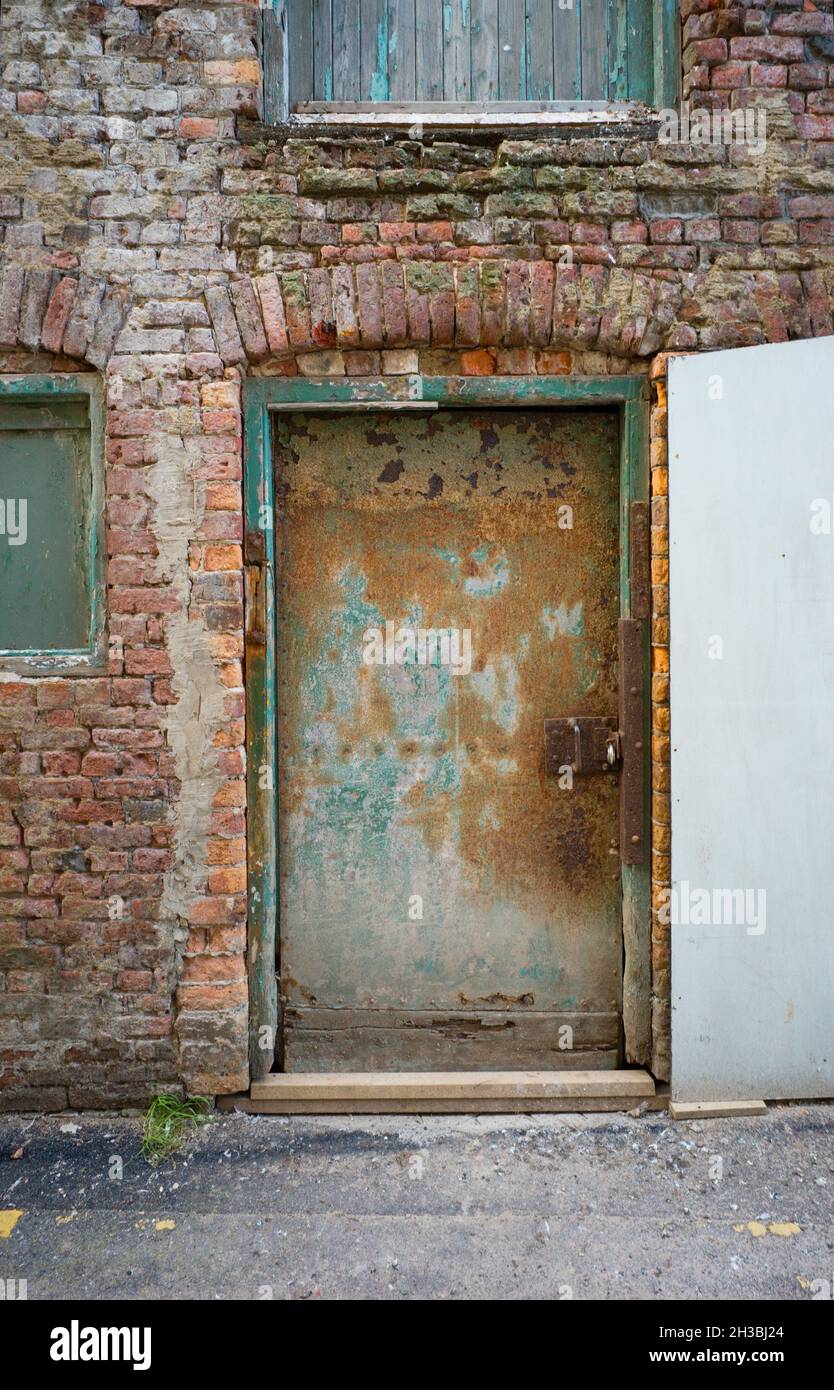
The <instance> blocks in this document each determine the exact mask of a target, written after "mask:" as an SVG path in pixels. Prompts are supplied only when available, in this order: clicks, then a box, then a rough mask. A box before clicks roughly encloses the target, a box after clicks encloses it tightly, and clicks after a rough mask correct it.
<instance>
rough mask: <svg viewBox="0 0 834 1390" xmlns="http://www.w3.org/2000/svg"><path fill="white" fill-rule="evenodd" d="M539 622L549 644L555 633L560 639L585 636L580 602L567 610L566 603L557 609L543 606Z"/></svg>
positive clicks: (583, 616) (583, 617)
mask: <svg viewBox="0 0 834 1390" xmlns="http://www.w3.org/2000/svg"><path fill="white" fill-rule="evenodd" d="M541 621H542V627H543V628H544V630H545V632H546V633H547V637H548V641H550V642H552V641H553V638H554V637H555V636H556V634H557V633H558V634H559V636H560V637H584V636H585V615H584V613H583V612H582V604H581V602H580V603H575V604H574V605H573V607H572V608H568V606H567V604H566V603H560V604H559V606H558V608H551V607H549V606H545V607H544V608H543V609H542V618H541Z"/></svg>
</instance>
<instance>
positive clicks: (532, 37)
mask: <svg viewBox="0 0 834 1390" xmlns="http://www.w3.org/2000/svg"><path fill="white" fill-rule="evenodd" d="M263 14H264V30H263V42H264V85H265V107H266V116H267V119H269V120H272V121H285V120H291V119H292V118H293V117H299V116H302V117H303V116H312V117H316V116H318V117H321V116H325V117H327V118H332V117H333V116H334V115H340V114H343V115H345V116H350V115H351V114H353V115H357V114H366V115H367V114H372V115H374V114H375V115H376V116H379V115H381V114H382V113H389V114H390V115H391V116H395V115H396V113H397V112H398V111H400V112H414V113H419V112H421V111H422V112H426V113H437V114H438V115H442V114H443V112H444V111H445V112H446V113H448V114H451V113H452V112H454V113H455V114H457V115H459V116H460V115H466V114H468V113H472V114H475V113H478V114H482V115H489V114H494V115H495V116H496V118H497V119H498V118H500V116H501V115H502V114H503V115H505V114H507V113H510V112H518V113H520V114H523V113H530V112H535V111H539V112H543V113H546V112H548V111H551V110H552V111H554V112H556V111H559V110H560V109H564V108H565V107H568V108H575V109H579V110H581V109H582V108H585V109H586V110H599V109H600V108H604V107H607V106H610V105H611V104H612V103H616V104H618V105H621V104H629V103H635V104H639V105H640V106H641V107H648V108H650V109H653V108H654V109H656V108H658V107H662V106H670V105H672V104H673V102H674V100H675V97H676V91H675V88H676V86H677V71H676V62H677V57H676V55H677V51H678V43H679V26H680V15H679V4H678V0H264V11H263Z"/></svg>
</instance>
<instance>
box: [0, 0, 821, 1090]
mask: <svg viewBox="0 0 834 1390" xmlns="http://www.w3.org/2000/svg"><path fill="white" fill-rule="evenodd" d="M681 12H682V21H683V69H684V73H685V79H684V96H685V98H686V100H687V101H688V102H689V104H690V105H691V107H692V108H703V109H707V110H715V109H718V110H721V109H728V110H733V111H740V110H743V109H745V108H746V107H747V106H748V105H750V104H754V105H758V106H764V107H765V108H766V111H767V116H768V139H767V143H766V146H765V149H764V152H763V153H760V154H754V153H751V152H750V151H748V150H745V149H744V148H743V147H740V146H733V147H727V146H726V145H723V146H716V147H705V146H703V145H701V146H690V147H687V146H685V145H669V144H659V143H658V141H657V127H656V126H653V125H652V124H651V123H650V122H647V121H643V122H638V123H636V124H635V125H634V126H633V127H629V128H628V129H622V128H617V127H616V126H613V125H612V126H609V127H607V128H606V129H605V130H604V131H602V132H596V133H594V134H593V135H589V134H588V133H587V132H582V131H578V132H577V131H575V132H573V135H566V134H562V135H561V136H558V135H545V134H543V133H542V132H540V131H539V132H536V133H533V134H531V135H530V136H519V138H516V137H515V136H512V138H504V136H505V135H512V133H511V132H500V131H498V132H494V133H492V134H488V133H485V132H479V133H478V134H473V135H471V136H468V137H461V136H458V135H455V136H449V135H445V136H444V135H443V134H441V133H438V134H436V135H435V136H432V135H431V134H430V133H428V134H425V135H424V137H423V138H422V139H419V140H418V139H411V138H406V137H404V136H402V134H400V135H396V134H388V135H385V134H381V133H380V132H379V131H376V132H374V134H373V135H368V134H367V133H365V134H363V133H361V132H356V131H354V132H347V133H345V134H344V135H342V136H336V135H334V134H333V133H332V132H330V133H322V132H319V133H318V134H316V133H315V132H311V133H306V132H305V134H304V137H303V138H302V137H301V135H299V134H298V133H294V134H293V135H292V137H291V138H289V139H287V138H286V137H285V135H282V134H281V133H280V132H276V131H271V130H268V129H266V128H264V127H262V126H260V125H259V124H258V112H259V109H260V98H261V94H260V71H261V69H260V61H259V12H258V9H257V7H256V6H255V5H253V4H251V3H247V0H225V3H217V4H213V3H202V4H180V5H177V4H174V3H171V2H170V0H161V2H160V0H156V3H150V4H142V5H134V4H131V3H124V0H108V2H107V3H104V4H84V3H79V4H68V3H53V2H52V0H25V3H21V4H15V3H13V0H4V3H3V6H2V11H1V12H0V50H1V52H0V72H2V85H0V122H2V132H1V133H0V188H2V190H3V191H2V193H1V194H0V220H1V221H2V227H0V236H1V237H2V240H0V265H2V268H3V276H2V282H0V372H3V373H18V372H39V371H40V372H42V371H53V370H61V371H78V370H97V371H99V372H101V373H102V374H103V376H104V380H105V383H106V388H107V403H108V411H107V416H108V425H107V466H108V475H107V488H108V549H109V555H110V559H109V569H108V584H109V588H108V612H109V632H110V637H111V662H110V670H109V673H108V674H106V675H101V676H96V677H95V678H91V679H76V678H67V679H60V678H54V679H41V680H26V679H19V678H16V679H14V680H6V681H2V682H0V778H2V782H0V1106H4V1107H5V1108H7V1109H10V1108H45V1109H53V1108H60V1107H62V1106H65V1105H70V1106H82V1105H114V1104H117V1105H118V1104H137V1103H142V1102H143V1101H144V1100H146V1099H147V1097H148V1095H149V1094H150V1093H151V1092H152V1091H154V1090H157V1089H159V1088H160V1087H161V1086H163V1085H166V1086H170V1085H177V1084H180V1083H182V1084H184V1085H186V1086H187V1087H188V1088H189V1089H192V1090H205V1091H210V1092H215V1093H217V1092H223V1091H234V1090H238V1089H240V1088H242V1087H244V1086H245V1085H246V1080H247V1073H246V1021H247V1015H246V997H247V996H246V977H245V914H246V899H245V822H244V817H245V795H244V781H243V774H244V729H243V693H242V691H243V685H242V683H243V674H242V667H241V659H242V652H243V644H242V586H241V539H242V518H241V495H240V480H241V425H240V387H241V382H242V380H243V378H244V376H245V375H246V373H247V372H261V373H277V374H295V373H304V374H307V375H322V374H327V375H330V374H337V375H342V374H343V373H347V374H350V375H364V376H367V375H379V374H394V375H396V374H401V373H402V372H406V371H414V370H422V371H427V372H431V373H432V374H439V375H443V374H447V373H450V374H456V373H461V374H485V373H487V374H489V373H501V374H512V375H520V376H524V375H528V374H532V373H536V372H541V373H546V374H552V373H559V374H569V373H576V374H592V375H594V374H601V373H608V372H617V373H622V372H635V371H636V372H645V373H649V372H650V371H651V372H652V373H653V376H654V379H655V381H656V397H657V399H656V410H655V413H654V417H653V427H652V479H653V504H652V518H653V536H654V539H655V556H654V604H655V613H654V619H653V643H654V646H653V652H654V658H653V660H654V683H653V691H654V696H655V701H656V704H655V713H654V734H655V737H654V743H653V759H654V793H655V795H654V800H653V823H654V858H653V866H654V868H653V875H654V879H655V886H656V888H659V887H661V886H662V885H663V883H664V882H665V881H666V879H667V877H668V863H669V861H668V850H669V843H668V834H669V831H668V823H669V814H668V704H667V701H668V647H667V643H668V631H667V627H666V622H667V620H666V599H665V594H666V589H665V585H666V560H665V547H664V538H665V500H664V494H665V479H666V472H665V470H666V458H665V443H664V437H665V424H664V402H663V398H662V390H663V378H662V357H661V356H659V355H660V354H663V353H666V352H669V351H702V350H709V349H713V348H718V347H733V346H743V345H745V344H751V343H760V342H767V341H781V340H785V339H787V338H791V337H808V336H812V335H818V334H830V333H832V331H834V322H832V315H833V314H834V19H833V18H832V4H831V3H830V0H828V2H826V0H818V2H817V3H816V4H812V3H811V0H774V3H767V4H765V3H755V4H732V3H729V4H727V3H717V0H682V4H681ZM114 897H115V898H119V899H121V900H122V901H123V902H124V910H123V914H122V915H121V916H120V917H116V918H113V917H112V916H111V908H110V902H111V899H113V898H114ZM654 959H655V982H654V992H655V1006H656V1007H655V1019H656V1039H655V1042H656V1046H655V1065H656V1068H657V1071H658V1074H659V1075H661V1076H665V1075H668V1052H669V1047H668V941H666V940H665V939H664V938H663V935H662V933H661V932H660V929H659V927H657V926H656V928H655V936H654Z"/></svg>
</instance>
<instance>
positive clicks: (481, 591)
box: [463, 545, 510, 598]
mask: <svg viewBox="0 0 834 1390" xmlns="http://www.w3.org/2000/svg"><path fill="white" fill-rule="evenodd" d="M472 559H473V560H474V561H475V563H476V565H482V566H485V567H486V569H485V572H484V573H483V574H470V575H467V577H466V579H464V581H463V587H464V589H465V591H466V593H467V594H471V595H472V596H473V598H495V596H496V595H497V594H500V593H501V591H502V589H506V587H507V585H508V584H509V582H510V562H509V560H508V559H507V557H506V555H505V554H504V553H503V551H501V552H499V554H498V555H497V556H496V557H495V559H494V560H493V561H492V563H489V547H488V546H485V545H482V546H479V547H478V549H477V550H473V552H472Z"/></svg>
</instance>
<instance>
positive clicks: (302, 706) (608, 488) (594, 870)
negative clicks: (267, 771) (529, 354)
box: [274, 410, 622, 1070]
mask: <svg viewBox="0 0 834 1390" xmlns="http://www.w3.org/2000/svg"><path fill="white" fill-rule="evenodd" d="M275 432H276V438H275V441H274V443H275V468H276V501H277V518H276V527H277V538H276V540H277V555H278V567H279V573H278V673H279V691H278V706H279V779H278V804H279V837H280V838H279V864H280V874H281V889H280V919H281V920H280V975H281V987H282V994H283V996H284V1018H285V1065H286V1067H287V1068H288V1069H289V1070H328V1069H339V1068H343V1069H359V1070H361V1069H371V1068H373V1069H380V1070H396V1069H409V1068H411V1069H431V1068H435V1067H436V1068H441V1067H442V1068H444V1069H455V1068H461V1069H463V1068H469V1067H473V1066H484V1067H497V1068H507V1067H514V1066H515V1067H522V1068H523V1067H528V1066H530V1065H536V1066H586V1067H587V1066H616V1065H617V1063H618V1057H619V1016H620V1010H621V989H622V985H621V980H622V920H621V892H620V861H619V857H618V852H617V836H618V828H617V827H618V800H617V786H616V781H615V780H614V779H613V778H610V779H609V778H606V777H594V778H591V779H586V780H581V779H578V780H577V781H576V782H575V783H574V785H573V787H572V788H568V787H566V786H560V785H559V779H557V778H554V777H551V776H548V775H547V774H546V773H545V767H544V744H543V721H544V719H545V718H548V717H555V716H560V715H567V714H578V713H583V714H599V715H609V714H612V713H615V712H616V710H617V619H618V565H619V550H618V458H619V427H618V422H617V418H616V416H615V415H613V414H611V413H608V412H605V411H590V410H586V411H527V412H525V411H519V410H506V411H496V410H483V411H478V410H466V411H464V410H457V411H443V412H438V413H437V414H434V415H430V416H413V415H412V416H395V417H392V416H390V415H388V416H383V415H382V414H380V413H377V414H373V413H370V414H368V415H367V416H364V415H363V416H356V415H338V414H337V415H315V416H311V415H306V416H305V415H303V414H300V413H299V414H297V415H284V416H282V417H281V419H280V420H279V421H278V422H277V423H276V424H275ZM566 521H567V523H568V524H566ZM386 625H388V626H387V627H386ZM372 629H375V630H377V631H378V633H379V642H380V643H381V646H380V648H379V651H380V653H382V654H383V655H382V658H381V660H379V662H377V661H373V662H368V661H367V660H365V659H363V651H365V650H366V648H367V647H368V645H369V639H368V636H367V634H368V633H369V631H370V630H372ZM420 632H422V633H424V634H425V633H426V632H433V633H434V634H436V635H437V640H436V642H435V643H434V646H432V644H431V642H429V643H428V651H429V659H428V660H423V661H421V660H420V657H419V652H420V647H419V641H418V639H419V634H420ZM450 632H452V633H454V634H458V635H459V636H460V635H466V634H468V641H469V642H471V671H468V673H465V666H464V664H460V665H459V669H457V670H456V668H455V665H454V664H453V663H451V662H450V661H449V660H444V650H445V651H446V653H447V656H448V652H449V650H454V646H453V644H451V646H450V644H449V642H448V638H447V642H446V647H445V648H444V646H443V642H442V641H441V640H440V636H439V634H444V633H445V634H449V633H450ZM412 633H413V634H414V638H413V640H412V639H411V638H409V637H408V634H412ZM398 644H399V651H398ZM464 646H465V644H461V645H460V649H461V650H463V649H464ZM431 658H433V659H431Z"/></svg>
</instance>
